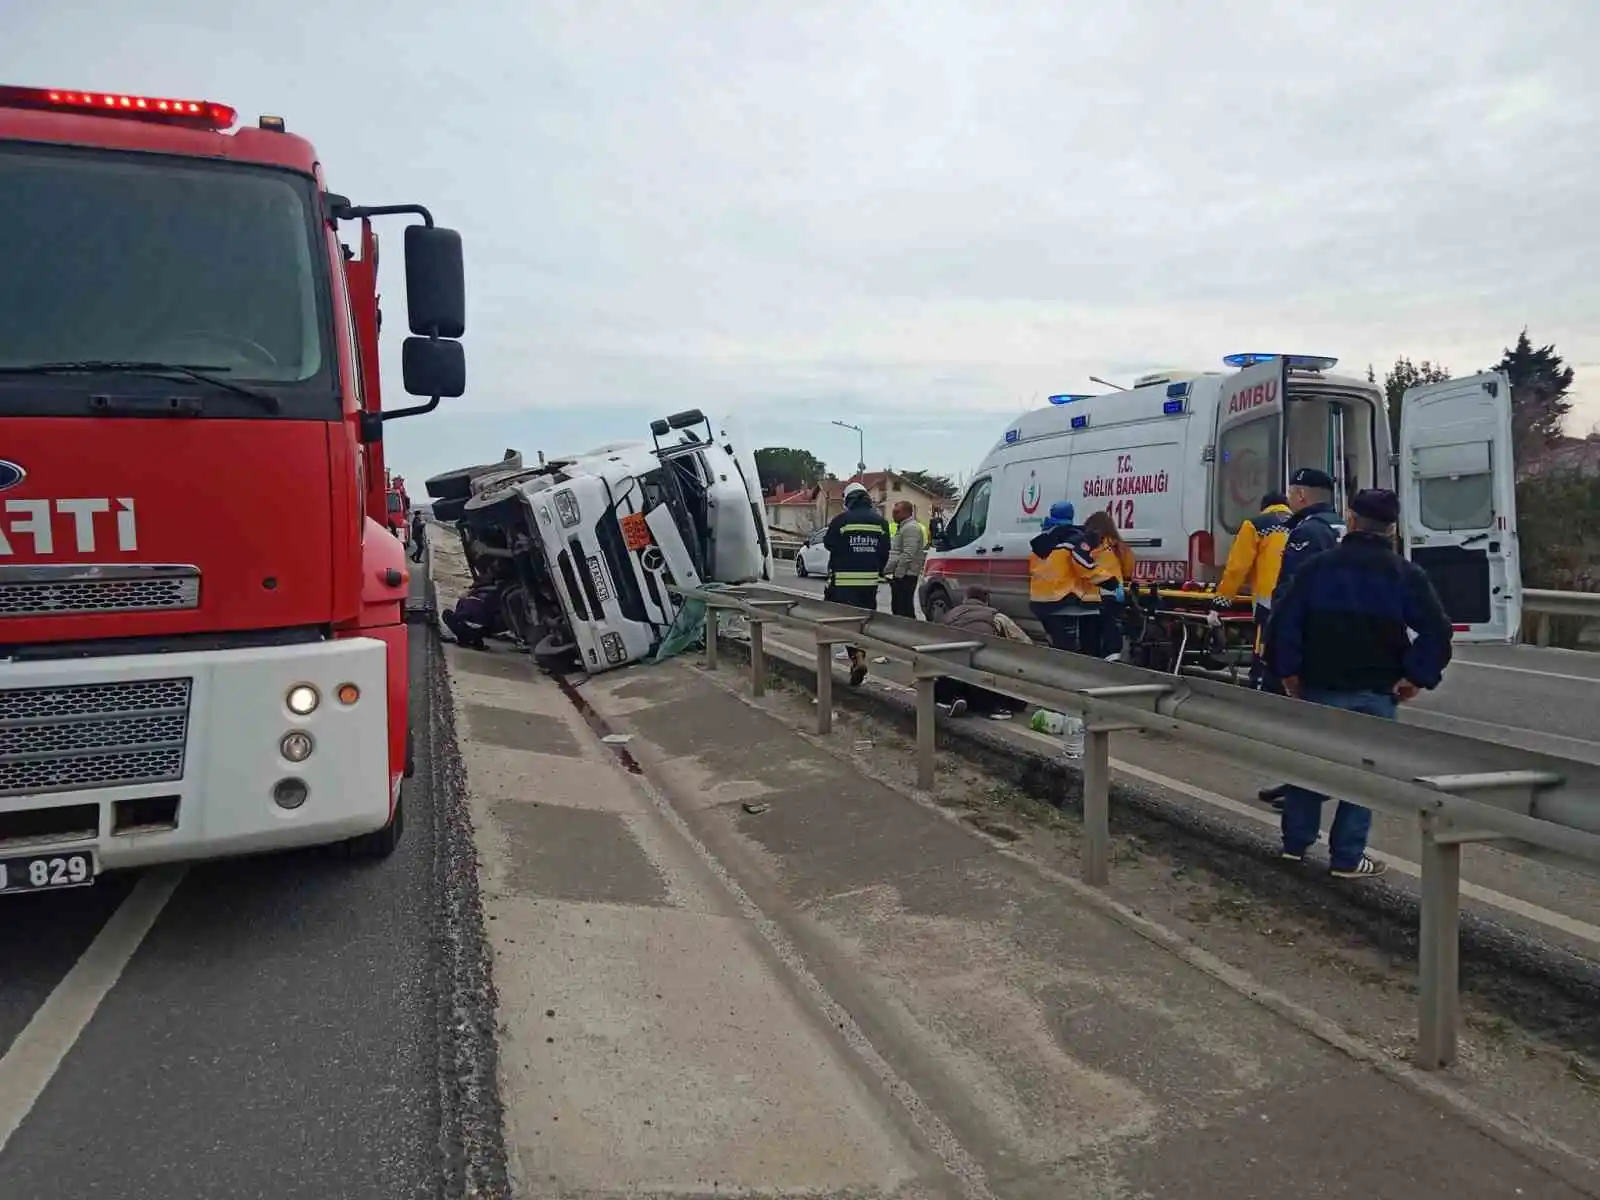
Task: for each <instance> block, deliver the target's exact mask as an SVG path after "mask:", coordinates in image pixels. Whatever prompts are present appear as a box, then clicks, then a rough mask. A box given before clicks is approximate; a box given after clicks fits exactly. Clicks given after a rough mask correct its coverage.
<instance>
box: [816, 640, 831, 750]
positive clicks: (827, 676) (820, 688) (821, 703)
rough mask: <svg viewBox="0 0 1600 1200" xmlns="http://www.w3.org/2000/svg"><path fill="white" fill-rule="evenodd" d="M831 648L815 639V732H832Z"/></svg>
mask: <svg viewBox="0 0 1600 1200" xmlns="http://www.w3.org/2000/svg"><path fill="white" fill-rule="evenodd" d="M833 646H834V643H832V642H830V641H828V640H827V639H826V638H820V637H819V638H818V639H817V732H818V733H832V732H833Z"/></svg>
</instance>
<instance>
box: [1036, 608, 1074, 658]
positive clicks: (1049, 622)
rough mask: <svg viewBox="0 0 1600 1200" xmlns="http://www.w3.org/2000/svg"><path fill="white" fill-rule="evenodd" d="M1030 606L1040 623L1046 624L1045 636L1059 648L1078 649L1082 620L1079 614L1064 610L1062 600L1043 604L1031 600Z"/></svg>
mask: <svg viewBox="0 0 1600 1200" xmlns="http://www.w3.org/2000/svg"><path fill="white" fill-rule="evenodd" d="M1028 607H1029V608H1030V609H1032V610H1033V615H1034V617H1035V618H1037V619H1038V622H1039V624H1041V625H1043V626H1044V636H1045V638H1046V639H1047V640H1048V641H1049V642H1050V644H1051V645H1052V646H1054V647H1055V648H1056V649H1057V650H1069V651H1070V650H1076V649H1077V648H1078V631H1079V625H1078V622H1079V620H1080V618H1079V616H1078V614H1076V613H1073V612H1062V611H1061V604H1060V602H1059V601H1058V602H1056V603H1053V604H1043V603H1040V602H1039V601H1037V600H1033V601H1029V603H1028Z"/></svg>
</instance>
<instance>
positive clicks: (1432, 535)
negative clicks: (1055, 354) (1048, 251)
mask: <svg viewBox="0 0 1600 1200" xmlns="http://www.w3.org/2000/svg"><path fill="white" fill-rule="evenodd" d="M1223 361H1224V363H1225V364H1226V365H1227V366H1229V367H1231V368H1234V370H1233V371H1231V372H1222V371H1164V372H1158V373H1155V374H1151V375H1146V376H1143V377H1142V378H1140V379H1138V380H1136V381H1135V383H1134V386H1133V388H1132V389H1130V390H1127V391H1120V392H1112V393H1110V394H1107V395H1060V396H1052V397H1050V403H1049V405H1048V406H1046V407H1044V408H1041V409H1036V410H1035V411H1033V412H1029V413H1026V414H1024V415H1023V416H1021V417H1019V418H1018V419H1017V420H1016V421H1014V422H1013V423H1012V425H1011V426H1010V428H1008V429H1007V430H1006V431H1005V433H1004V435H1003V436H1002V437H1001V439H1000V441H999V442H998V443H996V445H995V447H994V448H993V449H992V450H990V451H989V454H988V455H987V457H985V459H984V460H983V462H982V464H981V465H980V466H979V467H978V469H977V471H976V472H975V473H974V475H973V477H972V479H971V481H970V482H969V483H968V484H967V487H966V490H965V492H964V493H963V495H962V497H961V503H960V505H959V506H958V507H957V509H956V511H955V514H954V516H952V517H951V519H950V521H949V524H948V526H947V528H946V531H945V536H944V538H943V539H942V540H941V541H940V543H939V544H938V545H937V546H936V547H935V552H934V553H932V554H930V555H929V557H928V562H927V566H926V568H925V571H924V575H923V582H922V586H921V600H922V607H923V611H924V612H925V613H927V614H928V615H929V618H930V619H937V617H938V615H939V614H940V613H942V612H943V611H945V610H946V609H948V608H949V607H950V606H952V605H953V604H956V603H959V602H960V598H961V596H962V595H963V594H964V592H965V591H966V589H968V588H970V587H972V586H974V585H979V584H981V585H983V586H986V587H988V588H989V590H990V592H991V594H992V595H993V597H994V602H995V605H996V607H998V608H1000V609H1001V610H1002V611H1004V612H1006V613H1007V614H1009V615H1010V616H1012V617H1015V618H1018V619H1022V620H1029V621H1030V623H1031V614H1030V613H1029V611H1028V542H1029V540H1030V539H1031V538H1032V537H1033V536H1034V535H1035V534H1036V533H1038V532H1039V528H1040V521H1041V520H1042V519H1043V518H1044V517H1045V516H1046V515H1047V514H1048V513H1049V511H1050V506H1051V504H1053V503H1055V502H1056V501H1059V500H1070V501H1071V502H1072V504H1073V506H1074V508H1075V509H1076V516H1077V520H1078V521H1079V522H1080V523H1081V522H1082V521H1083V520H1084V518H1086V517H1087V516H1088V515H1089V514H1090V513H1091V512H1093V511H1095V510H1096V509H1103V510H1104V511H1105V512H1107V513H1109V514H1110V516H1111V518H1112V520H1113V521H1115V522H1116V525H1117V528H1118V529H1119V530H1121V531H1122V536H1123V538H1124V539H1126V541H1127V543H1128V545H1129V546H1130V547H1131V548H1132V549H1133V552H1134V555H1135V557H1136V559H1137V562H1138V570H1137V578H1138V579H1139V581H1141V582H1151V583H1164V584H1169V585H1171V586H1174V587H1177V586H1181V585H1182V584H1183V583H1185V582H1186V581H1193V582H1196V583H1205V582H1213V581H1215V579H1216V577H1217V576H1218V575H1219V574H1220V572H1221V567H1222V564H1223V563H1225V562H1226V561H1227V557H1228V551H1229V549H1230V548H1231V547H1232V545H1233V538H1234V535H1235V534H1236V533H1237V532H1238V530H1239V526H1240V524H1241V522H1243V521H1244V520H1245V518H1247V517H1250V516H1253V515H1254V514H1255V513H1256V512H1258V511H1259V506H1260V501H1261V497H1262V495H1263V494H1265V493H1267V492H1272V491H1283V490H1285V488H1286V485H1287V481H1288V478H1289V476H1290V474H1292V473H1293V472H1294V471H1296V470H1298V469H1299V468H1301V467H1317V468H1319V469H1321V470H1323V471H1326V472H1328V474H1329V475H1331V476H1332V477H1333V478H1334V480H1335V481H1336V483H1337V487H1338V493H1337V495H1336V496H1335V502H1336V504H1337V505H1338V507H1339V509H1340V511H1341V512H1342V511H1343V510H1344V505H1345V501H1346V500H1347V498H1348V497H1349V496H1351V495H1352V494H1354V493H1355V492H1356V491H1358V490H1360V489H1361V488H1367V487H1393V488H1395V489H1396V490H1397V491H1398V492H1399V495H1400V504H1401V534H1402V537H1403V540H1404V546H1405V551H1406V553H1407V554H1408V555H1409V556H1410V557H1411V559H1412V560H1413V561H1414V562H1416V563H1417V565H1418V566H1420V567H1422V568H1423V569H1424V570H1426V571H1427V572H1428V574H1429V576H1430V577H1431V578H1432V579H1433V582H1434V586H1435V587H1436V588H1437V589H1438V591H1439V595H1440V598H1441V599H1442V600H1443V601H1444V605H1445V609H1446V611H1447V612H1448V613H1449V614H1450V617H1451V621H1452V623H1453V624H1454V625H1455V628H1456V636H1457V638H1458V639H1459V640H1461V641H1499V642H1506V641H1515V640H1516V639H1517V636H1518V632H1519V627H1520V625H1521V619H1522V574H1521V563H1520V560H1519V558H1518V553H1517V517H1516V487H1515V475H1514V467H1513V462H1512V436H1511V389H1510V385H1509V383H1508V382H1507V380H1506V378H1505V376H1504V375H1502V374H1499V373H1489V374H1484V375H1477V376H1473V377H1471V378H1468V379H1452V380H1449V381H1446V382H1444V383H1436V384H1428V385H1425V386H1422V387H1416V388H1412V389H1411V390H1410V391H1408V392H1407V393H1406V394H1405V399H1404V402H1403V404H1402V406H1401V432H1400V445H1399V446H1398V447H1396V446H1393V445H1392V444H1391V437H1390V432H1389V419H1388V412H1387V406H1386V404H1385V403H1384V396H1383V390H1382V388H1381V387H1379V386H1378V385H1376V384H1373V383H1370V382H1368V381H1367V380H1366V379H1362V378H1357V377H1351V376H1343V375H1334V374H1331V373H1330V372H1331V371H1332V369H1333V367H1334V366H1335V365H1336V363H1337V360H1336V359H1332V358H1322V357H1311V356H1306V355H1293V354H1235V355H1230V356H1228V357H1227V358H1226V359H1224V360H1223ZM1397 480H1398V482H1396V481H1397Z"/></svg>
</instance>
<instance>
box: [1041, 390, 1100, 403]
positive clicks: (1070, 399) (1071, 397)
mask: <svg viewBox="0 0 1600 1200" xmlns="http://www.w3.org/2000/svg"><path fill="white" fill-rule="evenodd" d="M1092 399H1094V397H1093V396H1092V395H1091V394H1090V393H1088V392H1062V393H1061V395H1059V396H1051V397H1050V403H1051V404H1072V403H1075V402H1076V401H1079V400H1092Z"/></svg>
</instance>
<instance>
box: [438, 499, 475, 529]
mask: <svg viewBox="0 0 1600 1200" xmlns="http://www.w3.org/2000/svg"><path fill="white" fill-rule="evenodd" d="M466 509H467V502H466V501H465V500H435V501H434V502H433V519H434V520H435V521H442V522H444V523H445V524H446V525H454V524H455V523H456V522H457V521H459V520H461V518H462V516H463V514H465V512H466Z"/></svg>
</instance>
